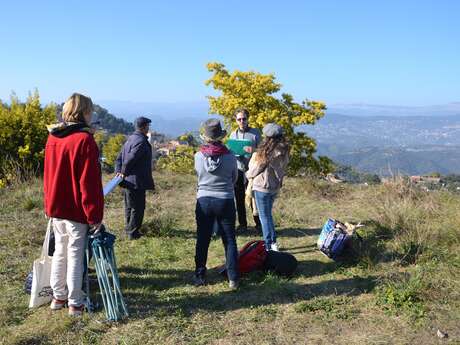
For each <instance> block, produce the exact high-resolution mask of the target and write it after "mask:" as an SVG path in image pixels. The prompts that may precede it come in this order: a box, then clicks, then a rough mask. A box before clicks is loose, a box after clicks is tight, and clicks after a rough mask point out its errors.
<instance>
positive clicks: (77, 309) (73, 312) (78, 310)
mask: <svg viewBox="0 0 460 345" xmlns="http://www.w3.org/2000/svg"><path fill="white" fill-rule="evenodd" d="M83 309H85V306H84V305H83V304H82V305H80V306H73V305H71V306H69V315H70V316H81V315H82V314H83Z"/></svg>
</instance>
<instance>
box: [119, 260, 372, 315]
mask: <svg viewBox="0 0 460 345" xmlns="http://www.w3.org/2000/svg"><path fill="white" fill-rule="evenodd" d="M339 266H340V265H337V264H336V263H334V262H327V263H324V262H319V261H313V260H311V261H302V262H299V267H298V272H297V275H302V276H307V277H313V276H318V275H322V274H326V273H330V272H333V271H334V270H335V269H337V267H339ZM119 271H120V273H121V285H122V290H123V295H124V296H125V300H126V302H127V304H128V308H129V311H130V315H131V318H143V317H145V316H146V315H150V314H158V315H165V314H171V313H179V314H180V315H187V316H189V315H191V314H193V313H194V312H196V311H197V310H207V311H213V312H225V311H231V310H236V309H241V308H243V309H246V308H254V307H258V306H264V305H269V304H278V305H282V304H289V303H296V302H299V301H304V300H309V299H311V298H313V297H316V296H329V295H330V296H336V295H347V296H355V295H359V294H361V293H365V292H368V291H371V290H373V289H374V286H375V277H373V276H367V277H353V278H347V279H343V280H326V281H322V282H319V283H313V284H298V283H295V282H294V281H292V280H287V279H284V278H280V277H278V276H275V275H271V274H265V273H263V272H255V273H252V274H250V275H247V276H244V277H243V278H242V281H241V285H240V288H239V290H238V291H236V292H234V291H230V290H224V291H222V290H221V287H218V289H219V290H220V291H218V292H213V291H210V288H213V286H214V285H220V284H222V283H224V284H226V279H225V278H224V277H223V276H222V275H220V274H218V273H217V271H216V270H215V269H209V270H208V275H207V281H208V287H193V286H192V285H191V282H192V277H193V271H192V270H184V269H165V270H162V269H142V268H134V267H121V268H120V270H119ZM181 287H182V288H188V289H191V291H190V290H189V291H187V290H182V289H180V288H181ZM168 290H169V291H168Z"/></svg>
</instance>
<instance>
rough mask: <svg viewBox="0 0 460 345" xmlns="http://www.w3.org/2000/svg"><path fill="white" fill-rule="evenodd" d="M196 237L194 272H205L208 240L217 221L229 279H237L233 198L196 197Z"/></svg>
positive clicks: (198, 273) (199, 273) (201, 274)
mask: <svg viewBox="0 0 460 345" xmlns="http://www.w3.org/2000/svg"><path fill="white" fill-rule="evenodd" d="M195 216H196V225H197V234H196V236H197V238H196V247H195V267H196V268H195V274H196V275H197V276H204V275H205V274H206V262H207V261H208V249H209V242H211V236H212V232H213V227H214V223H215V222H217V224H218V226H219V229H220V235H221V236H222V243H223V245H224V248H225V264H226V267H227V276H228V279H230V280H238V277H239V272H238V250H237V247H236V239H235V203H234V201H233V199H218V198H212V197H202V198H199V199H197V201H196V208H195Z"/></svg>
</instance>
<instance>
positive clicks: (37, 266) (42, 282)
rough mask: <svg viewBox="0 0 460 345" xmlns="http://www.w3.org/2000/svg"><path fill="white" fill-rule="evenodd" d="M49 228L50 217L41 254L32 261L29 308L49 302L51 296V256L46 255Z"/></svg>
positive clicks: (50, 223)
mask: <svg viewBox="0 0 460 345" xmlns="http://www.w3.org/2000/svg"><path fill="white" fill-rule="evenodd" d="M51 228H52V221H51V218H50V220H49V221H48V228H47V230H46V235H45V241H44V242H43V247H42V255H41V256H40V258H39V259H37V260H35V261H34V267H33V279H32V290H31V293H30V302H29V308H35V307H39V306H41V305H43V304H45V303H49V302H50V301H51V298H52V297H53V290H52V289H51V284H50V277H51V260H52V257H51V256H49V255H48V246H49V243H50V233H51V231H52V230H51Z"/></svg>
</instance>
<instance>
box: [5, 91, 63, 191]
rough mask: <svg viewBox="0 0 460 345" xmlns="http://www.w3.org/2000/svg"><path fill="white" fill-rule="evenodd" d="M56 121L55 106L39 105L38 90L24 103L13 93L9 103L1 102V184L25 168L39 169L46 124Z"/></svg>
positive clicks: (41, 163) (10, 179) (16, 176)
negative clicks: (43, 106)
mask: <svg viewBox="0 0 460 345" xmlns="http://www.w3.org/2000/svg"><path fill="white" fill-rule="evenodd" d="M55 121H56V106H55V105H54V104H50V105H48V106H46V107H45V108H42V106H41V105H40V97H39V94H38V91H35V92H34V93H33V94H30V95H29V97H28V98H27V101H26V103H21V102H20V101H19V99H18V98H17V97H16V96H15V95H14V94H13V95H12V96H11V102H10V105H7V104H4V103H2V102H0V179H1V180H2V182H1V183H0V184H8V183H9V182H11V181H12V180H13V181H14V180H15V179H17V178H18V174H19V175H23V174H24V172H27V171H28V172H30V171H33V172H34V174H38V173H40V172H41V170H42V165H43V158H44V152H45V143H46V139H47V137H48V130H47V129H46V125H48V124H51V123H53V122H55ZM21 178H22V177H20V178H19V179H21Z"/></svg>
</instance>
